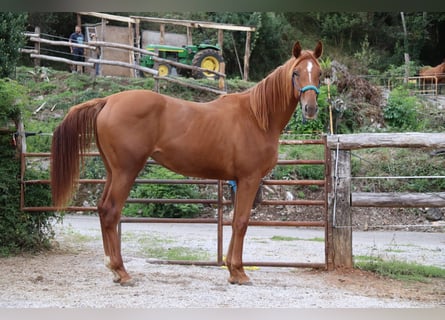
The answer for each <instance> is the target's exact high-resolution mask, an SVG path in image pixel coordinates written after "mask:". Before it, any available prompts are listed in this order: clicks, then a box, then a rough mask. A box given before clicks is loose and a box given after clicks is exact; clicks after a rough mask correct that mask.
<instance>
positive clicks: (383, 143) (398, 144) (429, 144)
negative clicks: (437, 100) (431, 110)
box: [327, 132, 445, 150]
mask: <svg viewBox="0 0 445 320" xmlns="http://www.w3.org/2000/svg"><path fill="white" fill-rule="evenodd" d="M327 144H328V148H330V149H336V148H337V144H338V147H339V149H348V150H354V149H363V148H388V147H390V148H445V133H420V132H403V133H357V134H336V135H330V136H328V141H327Z"/></svg>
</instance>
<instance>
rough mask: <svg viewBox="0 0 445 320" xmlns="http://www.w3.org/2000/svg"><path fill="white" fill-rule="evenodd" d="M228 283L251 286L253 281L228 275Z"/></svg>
mask: <svg viewBox="0 0 445 320" xmlns="http://www.w3.org/2000/svg"><path fill="white" fill-rule="evenodd" d="M228 281H229V283H230V284H238V285H240V286H253V282H252V281H250V280H249V279H245V280H240V279H234V278H232V277H230V278H229V279H228Z"/></svg>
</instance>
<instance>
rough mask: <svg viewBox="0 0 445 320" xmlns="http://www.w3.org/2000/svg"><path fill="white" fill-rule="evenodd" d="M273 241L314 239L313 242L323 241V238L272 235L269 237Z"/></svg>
mask: <svg viewBox="0 0 445 320" xmlns="http://www.w3.org/2000/svg"><path fill="white" fill-rule="evenodd" d="M270 239H271V240H273V241H315V242H324V238H322V237H314V238H309V239H304V238H299V237H286V236H273V237H272V238H270Z"/></svg>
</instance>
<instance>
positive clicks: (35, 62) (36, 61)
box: [34, 27, 40, 69]
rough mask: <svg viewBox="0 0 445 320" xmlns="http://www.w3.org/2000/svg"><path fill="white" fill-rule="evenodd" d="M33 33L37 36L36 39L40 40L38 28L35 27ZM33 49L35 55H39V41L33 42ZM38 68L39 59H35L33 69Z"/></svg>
mask: <svg viewBox="0 0 445 320" xmlns="http://www.w3.org/2000/svg"><path fill="white" fill-rule="evenodd" d="M34 32H35V33H36V34H38V37H39V38H40V27H36V28H35V29H34ZM34 49H35V50H36V53H37V54H40V42H39V41H36V42H34ZM38 67H40V59H38V58H36V59H34V68H36V69H37V68H38Z"/></svg>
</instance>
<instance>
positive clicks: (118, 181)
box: [98, 170, 139, 285]
mask: <svg viewBox="0 0 445 320" xmlns="http://www.w3.org/2000/svg"><path fill="white" fill-rule="evenodd" d="M138 172H139V171H138V170H135V172H133V173H132V174H128V172H113V174H112V175H111V176H109V177H108V179H110V180H111V181H110V182H107V183H106V186H105V190H104V194H103V198H102V199H101V201H100V203H99V205H98V211H99V216H100V224H101V229H102V238H103V242H104V251H105V263H106V266H107V267H108V268H109V269H110V270H111V271H112V272H113V274H114V276H115V278H114V281H115V282H119V283H120V284H121V285H132V284H133V281H132V279H131V277H130V275H129V274H128V273H127V271H126V270H125V267H124V263H123V260H122V255H121V246H120V239H119V236H118V232H117V225H118V223H119V221H120V217H121V211H122V208H123V206H124V204H125V201H126V199H127V197H128V194H129V193H130V189H131V187H132V185H133V183H134V180H135V178H136V176H137V173H138Z"/></svg>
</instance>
